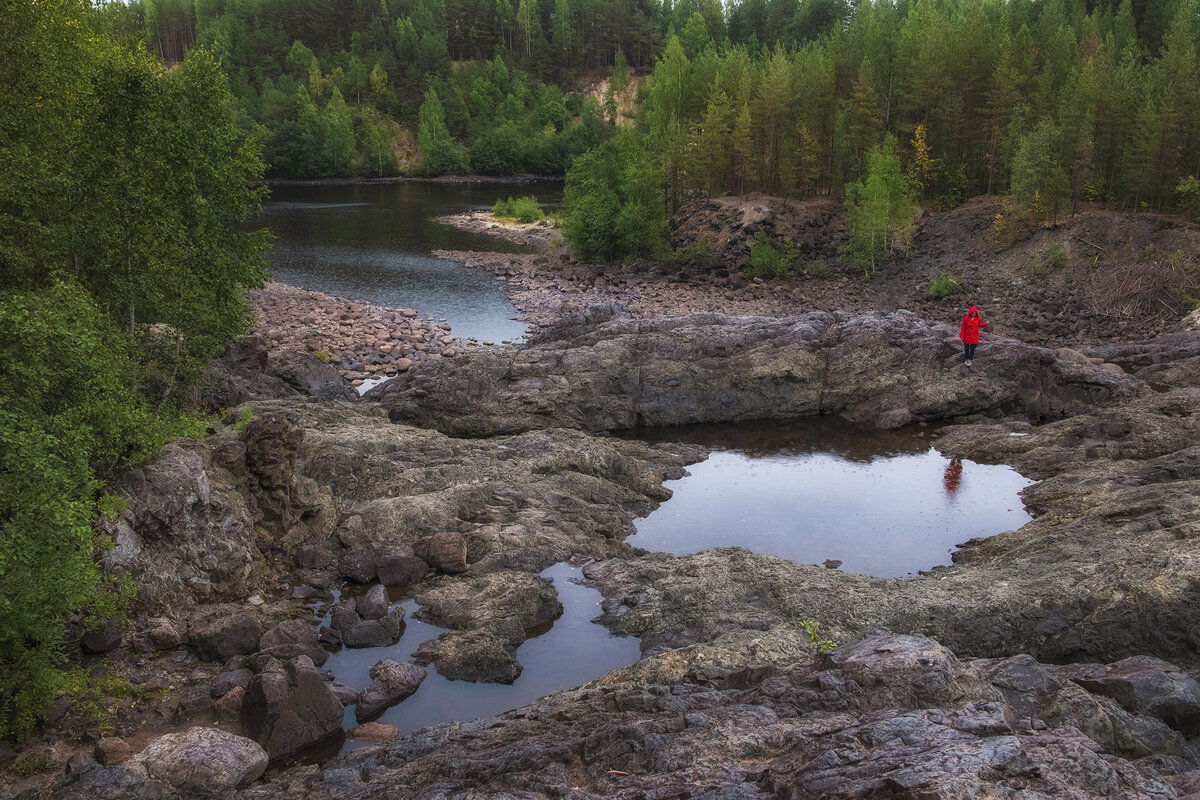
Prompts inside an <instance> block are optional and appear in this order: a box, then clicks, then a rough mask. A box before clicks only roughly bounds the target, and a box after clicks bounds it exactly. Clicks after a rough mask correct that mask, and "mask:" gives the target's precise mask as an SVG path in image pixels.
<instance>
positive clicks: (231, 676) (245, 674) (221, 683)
mask: <svg viewBox="0 0 1200 800" xmlns="http://www.w3.org/2000/svg"><path fill="white" fill-rule="evenodd" d="M252 677H254V673H252V672H251V671H250V670H248V669H231V670H226V671H225V672H222V673H221V674H220V675H218V676H217V677H215V678H213V679H212V681H211V682H210V683H209V685H208V693H209V695H210V696H211V697H212V699H214V700H216V699H218V698H220V697H224V696H225V695H226V694H228V693H229V691H230V690H231V689H234V688H238V687H241V688H242V689H245V688H246V687H247V686H249V685H250V679H251V678H252Z"/></svg>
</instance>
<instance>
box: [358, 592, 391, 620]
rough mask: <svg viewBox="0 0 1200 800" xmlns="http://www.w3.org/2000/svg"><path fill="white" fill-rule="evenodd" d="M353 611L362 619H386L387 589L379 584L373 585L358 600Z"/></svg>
mask: <svg viewBox="0 0 1200 800" xmlns="http://www.w3.org/2000/svg"><path fill="white" fill-rule="evenodd" d="M355 609H356V610H357V611H358V615H359V616H360V617H362V618H363V619H380V618H382V617H386V616H387V613H388V595H387V589H385V588H384V587H383V586H382V585H380V584H375V585H374V586H372V587H371V588H370V589H368V590H367V593H366V594H364V595H363V596H362V597H359V598H358V600H357V602H356V604H355Z"/></svg>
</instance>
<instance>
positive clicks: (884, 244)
mask: <svg viewBox="0 0 1200 800" xmlns="http://www.w3.org/2000/svg"><path fill="white" fill-rule="evenodd" d="M912 220H913V206H912V203H911V202H910V201H909V199H908V183H907V181H905V180H904V174H903V173H902V172H901V170H900V146H899V143H898V142H897V141H896V137H895V136H892V135H891V134H888V135H887V136H886V137H885V138H884V140H883V143H882V144H880V145H878V146H876V147H873V148H872V149H871V151H870V152H869V153H868V154H867V173H866V175H865V176H863V178H862V180H860V181H857V182H855V183H851V184H849V185H847V186H846V224H847V239H848V241H847V246H846V249H847V255H848V256H849V258H850V261H851V263H853V264H854V265H855V266H857V267H860V268H861V269H863V270H864V272H866V274H867V275H868V276H869V275H870V270H872V269H874V268H875V263H876V261H877V260H878V259H879V258H881V257H882V256H885V255H887V254H888V253H889V252H891V250H892V249H893V248H894V247H895V246H896V245H897V237H898V236H903V234H904V233H905V232H906V231H907V230H908V229H909V228H910V226H911V225H912Z"/></svg>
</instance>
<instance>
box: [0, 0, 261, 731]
mask: <svg viewBox="0 0 1200 800" xmlns="http://www.w3.org/2000/svg"><path fill="white" fill-rule="evenodd" d="M113 11H115V12H116V13H112V12H110V11H108V10H99V9H93V8H91V7H90V5H89V4H88V3H86V2H84V0H0V19H2V20H3V23H2V24H0V86H3V87H4V91H3V92H0V737H2V736H8V735H11V734H19V733H21V732H22V731H24V730H26V729H27V728H28V727H29V726H30V725H31V724H32V723H33V721H34V720H35V719H36V718H37V716H38V715H39V714H40V712H41V710H42V708H43V707H44V706H45V703H46V701H47V700H48V699H49V698H50V697H51V696H52V695H53V693H54V692H55V691H56V690H58V689H60V688H62V687H63V686H64V685H66V684H68V683H69V682H71V681H72V680H74V679H75V677H77V676H76V675H75V674H74V673H72V672H71V670H69V669H67V667H68V665H67V664H66V663H65V650H64V648H63V647H62V644H63V640H64V636H65V635H66V634H67V633H68V631H69V630H74V631H75V632H76V633H78V632H79V631H80V630H82V629H84V628H86V627H88V626H94V625H96V624H98V623H101V622H104V621H105V620H106V619H108V618H109V617H110V616H112V615H115V614H119V613H120V612H121V609H122V606H123V605H124V604H125V602H126V601H127V600H129V598H130V595H131V591H132V589H133V587H132V584H130V583H129V582H128V581H127V580H126V581H122V580H121V579H120V578H119V577H117V576H115V575H113V574H111V573H110V574H107V575H105V576H102V575H101V573H100V571H99V570H98V568H97V558H98V557H99V556H101V555H102V554H103V552H104V550H105V549H106V548H108V547H111V546H112V543H111V542H108V541H105V539H104V538H103V537H101V536H99V535H98V534H97V527H96V522H97V520H98V518H99V517H100V516H101V515H105V516H108V517H111V518H117V517H119V516H120V514H121V512H122V509H123V505H124V503H123V502H122V501H121V500H120V499H119V498H117V497H113V496H109V495H107V494H106V493H105V491H104V480H105V477H106V476H107V475H109V474H110V472H111V470H113V469H114V468H117V467H120V466H123V465H129V464H134V463H137V462H138V461H140V460H142V459H144V458H146V457H148V456H150V455H152V454H153V453H155V452H156V451H157V450H158V448H159V447H160V446H161V445H162V443H163V441H165V439H166V438H167V437H168V436H171V435H175V434H178V433H183V432H194V431H196V430H197V423H196V422H195V421H193V420H191V419H190V418H189V416H188V415H187V414H186V412H185V410H184V409H185V408H186V407H187V405H188V402H187V401H188V397H189V395H190V394H191V393H192V392H193V391H194V388H195V386H196V385H197V381H198V378H199V376H200V373H201V371H202V370H203V369H204V367H205V365H206V363H207V361H208V359H209V358H210V357H211V356H213V355H214V354H216V353H219V352H220V351H221V350H222V348H223V347H224V346H225V344H226V343H227V342H228V341H229V340H230V339H231V338H234V337H236V336H238V335H240V334H242V333H243V332H244V331H245V329H246V327H247V325H248V322H249V319H248V317H247V313H246V306H245V289H246V288H247V287H248V286H254V285H257V284H260V283H261V282H262V280H263V279H264V276H265V262H264V260H263V258H262V253H263V251H264V249H265V247H266V245H267V236H266V233H265V232H263V231H254V230H250V229H247V228H246V227H245V226H246V223H247V221H249V220H253V219H255V218H256V217H257V216H258V211H259V204H260V201H261V198H262V196H263V195H264V193H265V190H264V189H263V187H262V175H263V164H262V161H261V158H260V148H261V142H260V137H259V136H258V135H251V136H249V137H248V136H246V134H245V132H244V131H243V130H242V129H241V128H240V127H239V126H238V124H237V118H236V111H235V107H234V106H235V103H234V99H233V97H232V96H231V95H230V93H229V89H228V83H227V81H226V78H225V76H224V74H223V73H222V72H221V69H220V67H219V65H218V64H217V62H216V60H215V59H214V58H213V57H212V56H211V55H210V54H209V53H208V52H207V51H205V50H202V49H197V50H194V51H192V52H191V53H190V54H189V55H188V56H187V58H186V59H185V60H184V61H183V62H181V63H178V64H175V65H173V66H171V67H170V68H164V66H163V63H162V61H161V60H160V59H159V58H157V57H156V56H154V55H151V54H150V53H149V52H147V50H146V48H145V46H144V44H143V42H142V37H141V36H137V37H135V38H133V39H130V38H128V37H127V36H125V35H124V34H122V32H121V31H122V27H121V22H122V15H121V14H120V10H119V9H113ZM198 430H199V431H201V432H202V431H203V424H199V428H198ZM68 621H71V623H72V627H70V628H69V627H68Z"/></svg>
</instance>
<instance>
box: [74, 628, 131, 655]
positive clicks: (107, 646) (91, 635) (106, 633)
mask: <svg viewBox="0 0 1200 800" xmlns="http://www.w3.org/2000/svg"><path fill="white" fill-rule="evenodd" d="M79 645H80V647H82V648H83V652H85V653H93V654H97V653H107V652H109V651H111V650H116V649H117V648H118V647H120V646H121V626H120V624H119V623H118V622H117V621H116V620H109V621H108V622H105V623H104V624H103V625H101V626H99V627H97V628H93V629H92V630H90V631H88V632H87V633H85V634H83V636H82V637H80V639H79Z"/></svg>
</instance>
